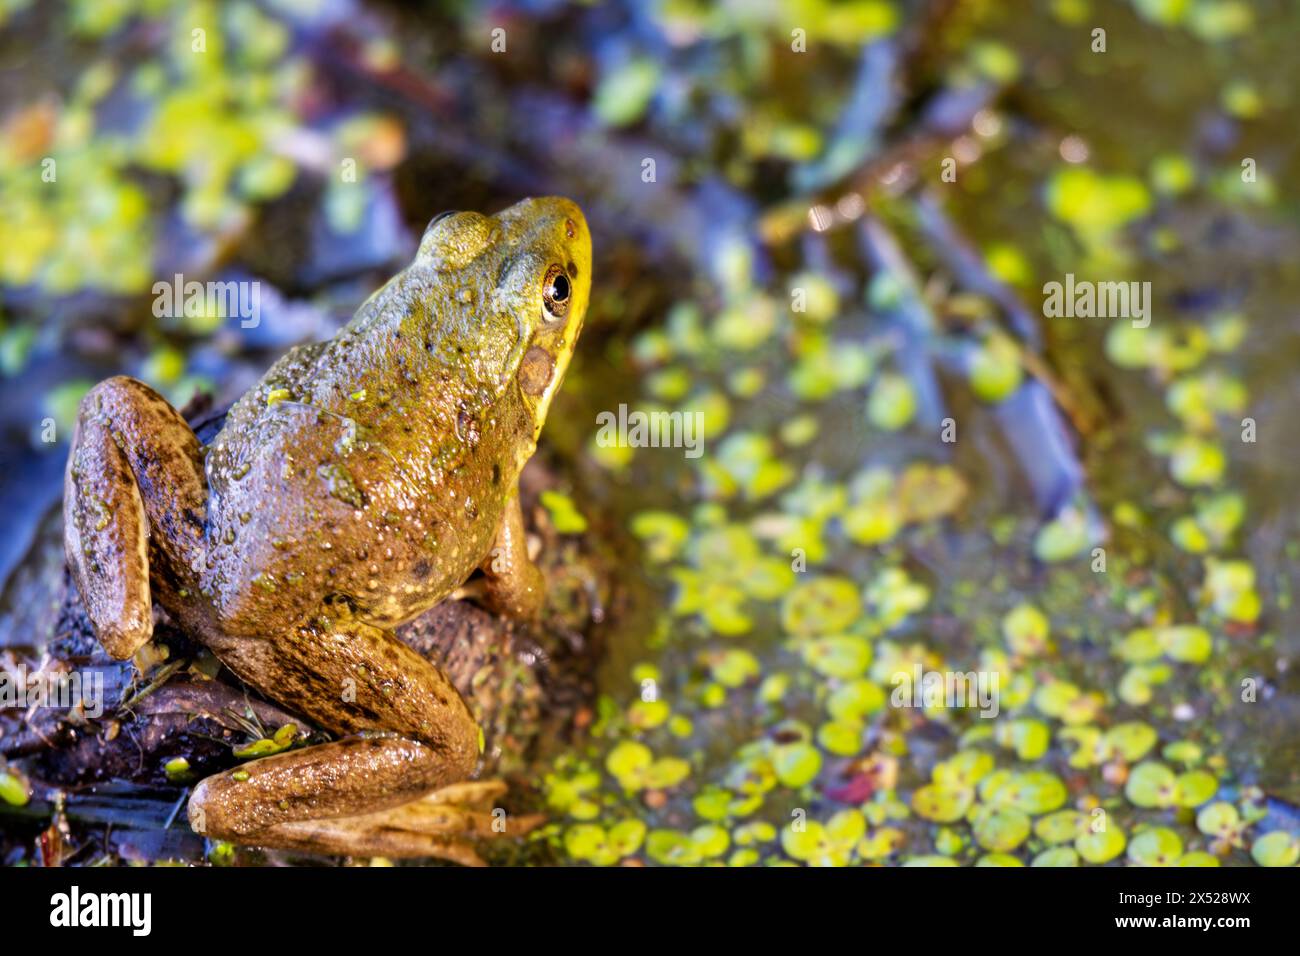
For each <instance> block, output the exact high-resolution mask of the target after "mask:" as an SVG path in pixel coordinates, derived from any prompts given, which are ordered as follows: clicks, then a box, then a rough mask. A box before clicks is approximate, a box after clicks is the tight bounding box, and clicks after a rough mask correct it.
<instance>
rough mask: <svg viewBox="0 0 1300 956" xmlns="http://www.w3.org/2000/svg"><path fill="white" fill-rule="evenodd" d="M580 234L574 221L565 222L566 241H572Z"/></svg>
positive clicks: (567, 220)
mask: <svg viewBox="0 0 1300 956" xmlns="http://www.w3.org/2000/svg"><path fill="white" fill-rule="evenodd" d="M577 234H578V225H577V223H575V222H574V221H573V220H572V219H566V220H564V236H565V238H566V239H572V238H573V237H574V236H576V235H577Z"/></svg>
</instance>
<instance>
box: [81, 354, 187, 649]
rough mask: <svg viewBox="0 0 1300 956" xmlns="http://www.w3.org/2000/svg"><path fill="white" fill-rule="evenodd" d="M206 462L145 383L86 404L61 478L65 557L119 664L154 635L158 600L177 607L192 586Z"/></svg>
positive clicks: (114, 389) (112, 387) (123, 383)
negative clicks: (155, 563) (156, 563)
mask: <svg viewBox="0 0 1300 956" xmlns="http://www.w3.org/2000/svg"><path fill="white" fill-rule="evenodd" d="M202 462H203V458H202V452H201V449H200V446H199V440H198V439H197V438H196V437H195V435H194V432H193V431H191V430H190V427H189V425H187V424H186V423H185V420H184V419H183V418H181V416H180V413H179V412H177V411H176V410H175V409H174V408H172V407H171V406H170V405H169V404H167V400H166V399H164V398H163V397H162V396H161V395H159V394H158V393H157V392H155V391H154V390H153V389H151V388H150V387H149V386H148V385H145V384H144V383H143V382H138V381H136V380H135V379H133V378H127V377H126V376H122V375H119V376H117V377H115V378H110V379H107V380H105V381H103V382H100V383H99V384H98V385H96V386H95V387H94V388H92V389H91V390H90V392H89V393H87V395H86V397H85V398H84V399H83V400H82V402H81V408H80V410H79V411H78V415H77V427H76V431H75V432H74V434H73V436H72V450H71V452H70V454H69V456H68V468H67V472H66V475H65V477H64V505H63V507H64V550H65V551H66V553H67V558H68V565H69V567H70V568H71V570H72V576H73V579H74V580H75V581H76V584H77V590H78V592H79V593H80V594H81V598H82V601H83V602H84V603H85V605H86V613H87V614H88V616H89V617H90V622H91V624H92V625H93V627H94V629H95V635H96V637H97V638H98V639H99V642H100V643H101V644H102V645H103V646H104V649H105V650H106V651H108V653H109V654H111V655H112V656H114V657H116V658H118V659H119V660H124V659H126V658H128V657H130V656H131V655H132V654H133V653H135V651H136V650H138V649H139V648H140V647H141V646H142V645H143V644H145V643H146V642H147V641H148V640H149V638H150V637H151V636H152V634H153V604H152V599H153V597H154V596H155V595H154V594H153V593H152V591H153V590H156V591H157V592H158V593H157V595H156V596H157V597H158V599H159V601H160V602H161V603H162V604H163V605H164V606H165V607H166V606H169V605H170V606H171V607H175V605H176V601H177V600H178V599H179V598H178V595H181V594H182V592H183V591H184V590H185V588H187V587H190V586H193V582H192V581H191V580H190V578H191V577H192V571H191V569H192V568H193V566H194V563H195V562H196V560H198V555H199V554H200V552H201V549H202V537H203V515H204V509H205V503H206V500H207V490H206V483H205V480H204V477H203V463H202ZM152 559H161V561H160V563H159V566H158V567H151V560H152ZM171 607H169V609H171Z"/></svg>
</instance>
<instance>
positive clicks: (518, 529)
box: [466, 491, 546, 618]
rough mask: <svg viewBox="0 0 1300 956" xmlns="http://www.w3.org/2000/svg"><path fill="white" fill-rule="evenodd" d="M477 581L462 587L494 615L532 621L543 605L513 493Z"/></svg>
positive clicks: (536, 570) (542, 590)
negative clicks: (481, 576)
mask: <svg viewBox="0 0 1300 956" xmlns="http://www.w3.org/2000/svg"><path fill="white" fill-rule="evenodd" d="M481 568H482V571H483V578H482V580H481V581H477V582H470V584H469V585H466V589H469V590H468V591H467V593H468V594H469V595H470V596H473V597H474V598H475V599H476V600H478V601H479V602H480V603H482V604H483V605H484V606H486V607H487V609H488V610H490V611H492V612H493V613H496V614H503V615H506V616H508V617H514V618H533V617H536V616H537V614H538V612H539V611H541V609H542V604H543V603H544V602H545V601H546V579H545V578H544V577H543V576H542V572H541V570H540V569H539V568H538V567H537V565H536V564H534V563H533V561H532V559H531V558H530V557H529V555H528V534H527V532H525V531H524V516H523V511H522V510H521V509H520V506H519V494H518V492H517V491H516V493H515V494H514V495H512V496H511V498H510V501H509V502H508V503H507V504H506V510H505V514H504V515H502V517H501V527H500V528H499V529H498V530H497V536H496V540H495V541H493V543H492V550H491V551H490V552H488V556H487V558H486V559H485V560H484V562H483V564H482V566H481Z"/></svg>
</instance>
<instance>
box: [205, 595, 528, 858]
mask: <svg viewBox="0 0 1300 956" xmlns="http://www.w3.org/2000/svg"><path fill="white" fill-rule="evenodd" d="M213 649H214V650H215V651H216V652H217V655H218V656H219V657H221V658H222V660H223V661H225V662H226V663H227V664H228V665H229V666H231V667H232V669H233V670H235V672H236V673H237V674H241V675H242V676H244V678H245V679H246V680H248V681H249V683H251V684H253V685H254V686H255V687H258V688H259V689H260V690H262V691H263V692H264V693H267V694H269V695H272V696H274V697H275V698H276V700H277V701H279V702H280V703H281V704H283V705H284V706H286V707H288V708H289V709H291V710H296V711H299V712H301V713H303V714H304V715H305V716H307V717H310V718H312V719H313V720H315V721H316V722H317V723H318V724H319V725H320V726H322V727H324V728H326V729H327V730H330V731H333V732H335V733H338V734H344V735H346V736H344V737H343V739H341V740H335V741H332V742H330V743H324V744H319V745H316V746H312V747H306V748H303V749H301V750H290V751H287V752H285V753H281V754H275V755H273V756H269V757H263V758H261V759H260V760H254V761H251V762H249V763H245V764H242V765H240V766H238V767H236V768H234V769H232V770H230V771H226V772H223V773H219V774H215V775H213V776H211V777H208V778H207V779H205V780H203V781H201V782H200V783H199V785H198V787H197V788H196V789H195V791H194V794H193V795H192V796H191V798H190V803H189V818H190V823H191V825H192V826H193V828H194V829H195V831H197V832H199V833H202V834H204V835H206V836H208V837H211V838H214V839H224V840H229V841H231V842H235V843H243V844H253V845H258V846H267V847H277V848H286V849H298V850H305V851H308V852H313V853H327V854H340V853H342V854H349V855H357V856H400V857H428V856H441V857H446V858H449V859H457V860H459V861H461V862H473V859H472V857H473V852H472V848H471V847H470V846H469V843H468V842H467V838H472V837H474V836H476V835H491V836H496V835H500V833H501V830H500V828H499V827H496V826H493V823H495V822H496V821H498V820H501V819H503V818H502V816H501V814H500V813H499V812H496V810H495V808H490V807H486V806H484V801H485V800H488V801H490V800H492V799H494V798H495V797H496V796H499V795H500V793H501V792H502V789H503V788H502V787H501V785H499V784H493V783H478V782H465V781H466V778H468V777H469V775H470V774H471V773H472V772H473V771H474V769H475V767H476V766H477V764H478V760H479V754H480V742H479V731H478V725H477V724H476V723H475V721H474V718H473V716H472V715H471V714H470V711H469V708H468V707H467V706H466V704H465V702H464V700H463V699H462V698H461V696H460V694H459V693H458V692H457V690H456V687H455V685H454V684H452V682H451V680H450V679H449V678H448V677H447V675H446V674H445V673H443V671H442V670H441V669H439V668H438V667H436V666H434V665H433V664H431V663H430V662H429V661H427V660H425V658H423V657H421V656H420V655H419V654H417V653H416V652H415V651H414V650H412V649H411V648H410V647H408V646H407V645H405V644H403V643H402V642H401V641H400V640H399V639H398V638H397V637H396V636H395V635H393V634H392V633H391V632H389V631H386V630H384V629H382V628H379V627H376V626H374V625H371V624H369V623H366V622H364V621H361V620H357V619H356V618H355V617H352V616H351V615H350V613H349V612H348V611H347V610H346V608H344V607H340V606H333V607H328V608H323V609H322V613H321V614H320V615H318V616H317V618H316V619H315V620H313V621H312V622H310V623H306V624H304V625H302V626H301V627H299V628H298V629H297V630H296V631H294V632H293V633H291V634H288V635H286V636H284V637H283V638H280V639H277V640H274V641H264V640H255V639H249V640H242V641H233V640H231V641H227V642H223V641H220V640H219V641H217V642H215V643H214V644H213ZM518 831H519V821H515V823H514V824H513V825H510V821H508V820H507V826H506V828H505V831H504V832H505V835H512V834H513V833H515V832H518Z"/></svg>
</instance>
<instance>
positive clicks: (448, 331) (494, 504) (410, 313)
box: [64, 198, 591, 860]
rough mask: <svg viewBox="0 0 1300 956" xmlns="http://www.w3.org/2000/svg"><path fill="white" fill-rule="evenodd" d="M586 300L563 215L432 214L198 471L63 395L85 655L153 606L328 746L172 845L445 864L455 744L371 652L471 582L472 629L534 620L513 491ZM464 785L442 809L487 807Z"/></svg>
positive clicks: (439, 719)
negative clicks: (409, 256)
mask: <svg viewBox="0 0 1300 956" xmlns="http://www.w3.org/2000/svg"><path fill="white" fill-rule="evenodd" d="M590 284H591V238H590V235H589V233H588V231H587V225H586V222H585V220H584V218H583V216H582V213H581V211H580V210H579V209H578V207H577V206H576V205H574V204H573V203H571V202H569V201H568V200H565V199H559V198H545V199H531V200H524V201H523V202H520V203H518V204H516V205H515V206H512V207H510V208H509V209H507V210H505V211H504V212H502V213H500V214H499V215H497V216H492V217H488V216H482V215H479V214H477V213H454V214H449V215H444V216H440V217H438V218H437V219H435V220H434V221H433V222H432V223H430V225H429V228H428V229H427V230H426V232H425V235H424V237H423V239H422V240H421V243H420V249H419V252H418V253H417V255H416V257H415V259H414V261H413V262H412V263H411V264H410V266H408V267H407V268H406V269H405V270H404V271H403V272H401V273H399V274H398V275H397V276H396V277H394V278H393V279H392V280H391V281H389V282H388V284H387V285H385V286H384V287H383V288H382V289H380V290H379V291H378V292H376V293H375V294H374V295H373V296H371V298H370V299H369V300H368V301H367V302H366V303H365V304H364V305H363V306H362V307H361V308H360V309H359V310H358V311H357V314H356V316H355V317H354V318H353V319H352V321H351V322H350V323H349V324H348V325H347V326H346V327H345V328H344V329H343V330H342V331H341V332H340V333H339V334H338V335H337V336H336V337H335V338H334V339H332V340H330V341H328V342H322V343H317V344H312V345H306V346H300V347H298V348H295V349H293V350H292V351H290V352H289V353H288V354H287V355H285V356H284V358H282V359H281V360H280V361H279V362H277V363H276V364H275V366H273V367H272V368H271V370H270V371H269V372H268V373H267V374H266V377H265V378H263V380H262V381H261V382H260V383H259V384H258V385H257V386H256V387H255V388H253V389H252V390H250V391H249V392H248V393H247V394H246V395H245V396H244V397H243V398H241V399H240V400H239V401H238V402H237V403H236V404H235V405H234V407H233V408H232V409H231V411H230V414H229V416H228V418H227V420H226V423H225V426H224V427H223V429H222V431H221V432H220V433H219V434H218V435H217V436H216V438H215V439H214V440H213V442H212V445H211V447H210V449H209V450H208V452H207V454H206V457H205V455H204V450H203V449H202V447H201V446H200V444H199V442H198V440H197V438H195V436H194V434H193V432H192V431H191V430H190V429H189V427H188V426H187V425H186V423H185V422H184V420H183V419H182V418H181V417H180V415H179V414H178V413H177V412H176V411H175V410H174V409H173V408H172V407H171V406H170V405H168V404H167V402H166V401H165V400H164V399H163V398H162V397H161V396H159V395H158V394H157V393H155V392H154V391H153V390H152V389H150V388H149V387H148V386H147V385H144V384H143V383H141V382H138V381H135V380H134V379H130V378H126V377H118V378H112V379H109V380H107V381H105V382H101V383H100V384H99V385H98V386H96V387H95V388H94V389H92V390H91V392H90V393H89V394H88V395H87V396H86V399H85V400H84V401H83V403H82V406H81V411H80V416H79V421H78V426H77V431H76V434H75V435H74V437H73V444H72V453H71V456H70V458H69V462H68V471H67V477H66V481H65V504H64V509H65V518H66V520H65V527H66V532H65V534H66V550H67V555H68V561H69V564H70V566H71V568H72V571H73V576H74V578H75V579H76V582H77V586H78V588H79V590H80V592H81V594H82V597H83V599H84V602H85V605H86V609H87V612H88V614H89V616H90V619H91V622H92V624H93V626H94V628H95V632H96V635H97V636H98V638H99V640H100V641H101V642H102V643H103V645H104V647H105V648H106V649H107V650H108V651H109V653H111V654H112V655H114V656H115V657H118V658H121V659H124V658H127V657H129V656H131V655H132V654H133V653H134V652H135V651H136V650H138V649H139V648H140V647H141V645H143V644H144V643H146V642H147V641H148V640H149V639H150V637H151V635H152V631H153V623H152V601H153V600H157V601H158V603H160V604H161V605H162V606H163V607H164V608H166V610H167V611H168V612H169V613H170V614H171V615H172V616H173V617H175V618H176V619H177V620H178V621H180V623H181V624H182V626H184V627H185V628H186V629H187V630H189V631H190V632H191V633H193V634H194V635H195V636H197V637H198V638H199V639H200V640H202V641H204V642H205V643H206V644H207V645H208V646H209V647H211V648H212V650H213V651H214V653H216V654H217V656H218V657H219V658H220V659H221V660H222V662H223V663H225V664H226V665H227V666H228V667H229V668H230V669H231V670H232V671H234V672H235V673H236V674H237V675H238V676H239V677H241V678H242V679H243V680H245V681H247V682H248V683H249V684H251V685H252V686H254V687H256V688H257V689H258V690H259V691H261V692H262V693H263V694H265V695H266V696H267V697H269V698H271V699H273V700H275V701H277V702H279V703H281V704H282V705H284V706H285V707H287V708H289V709H290V710H293V711H296V712H299V713H302V714H303V715H305V716H307V717H309V718H311V719H312V720H313V721H314V722H315V723H317V724H318V725H320V726H322V727H324V728H326V729H328V730H330V731H333V732H335V733H337V734H340V735H348V736H346V737H345V739H342V740H338V741H335V742H332V743H328V744H323V745H319V746H315V747H309V748H306V749H303V750H295V751H289V752H287V753H284V754H279V755H276V756H273V757H267V758H263V759H261V760H257V761H253V762H251V763H247V764H244V765H242V766H241V767H240V768H238V776H236V774H235V773H223V774H218V775H216V776H213V777H209V778H208V779H206V780H204V781H202V782H201V783H200V784H199V786H198V787H197V788H196V790H195V792H194V794H193V796H192V797H191V799H190V810H189V812H190V820H191V824H192V825H193V826H194V828H195V829H196V830H198V831H200V832H202V833H205V834H206V835H208V836H211V837H214V838H223V839H230V840H234V841H238V842H243V843H255V844H260V845H267V846H285V847H293V848H297V849H306V848H311V849H316V850H318V851H322V852H346V853H357V854H367V853H370V854H372V855H373V854H384V855H395V856H425V855H443V856H447V857H449V858H453V859H461V860H465V859H469V856H467V854H466V852H465V850H464V848H463V847H462V846H461V845H459V844H455V843H454V842H453V841H452V839H451V838H450V837H449V836H448V835H447V834H448V833H449V832H450V830H451V829H453V828H452V827H451V826H450V825H449V824H448V821H449V820H458V821H460V822H462V823H465V824H466V828H467V829H468V830H470V831H472V832H481V831H482V826H480V825H474V826H470V825H469V824H470V823H472V822H475V821H477V823H479V824H481V822H482V820H481V818H480V817H476V816H474V813H480V812H481V811H478V810H468V809H464V808H458V807H454V806H452V805H450V804H449V803H448V801H447V800H446V799H439V797H438V795H437V794H434V795H433V796H432V797H430V796H428V795H429V794H430V793H431V792H433V791H437V790H438V788H443V787H448V786H449V785H452V784H456V783H458V782H459V781H462V780H465V779H466V778H468V777H469V776H470V775H471V774H472V773H473V772H474V769H475V766H476V764H477V762H478V756H479V735H478V728H477V726H476V725H475V723H474V720H473V718H472V717H471V715H470V713H469V710H468V708H467V707H466V706H465V704H464V702H463V701H462V700H461V698H460V696H459V695H458V694H457V692H456V690H455V688H454V687H453V686H452V685H451V683H450V681H448V679H447V678H446V676H445V675H444V674H443V673H442V671H441V670H439V669H438V668H437V667H435V666H434V665H432V664H430V663H428V662H427V661H425V660H424V659H423V658H422V657H420V656H419V655H418V654H416V653H415V652H414V651H412V650H410V649H409V648H408V647H406V646H405V645H404V644H402V643H401V642H400V641H399V640H397V638H396V637H394V636H393V633H392V629H393V628H395V627H396V626H398V625H399V624H402V623H404V622H406V621H409V620H411V619H412V618H414V617H416V616H417V615H419V614H420V613H422V612H423V611H426V610H428V609H429V608H430V607H432V606H433V605H435V604H437V603H438V602H439V601H441V600H443V599H444V598H445V597H447V596H448V595H449V594H451V593H452V592H453V591H454V590H455V589H456V588H457V587H458V586H460V585H461V584H463V583H464V582H465V580H466V578H468V577H469V576H470V574H472V573H473V572H474V571H475V570H476V569H481V570H482V571H483V579H482V585H481V589H482V597H483V600H484V602H485V603H486V604H487V605H488V606H489V607H490V608H492V609H493V610H496V611H498V612H499V613H504V614H510V615H514V616H520V617H527V616H531V615H534V614H536V612H537V611H538V609H539V608H540V606H541V602H542V600H543V597H544V591H543V587H544V582H543V581H542V576H541V573H540V572H539V571H538V569H537V568H536V566H535V565H534V564H533V563H532V562H531V561H530V560H529V557H528V554H527V549H526V545H525V534H524V527H523V519H522V515H521V513H520V508H519V500H518V477H519V473H520V470H521V469H522V468H523V466H524V463H525V462H527V460H528V459H529V457H530V456H531V455H532V453H533V451H534V449H535V448H536V442H537V437H538V435H539V433H540V432H541V428H542V425H543V423H544V422H545V419H546V414H547V411H548V410H549V407H550V402H551V399H552V397H553V396H554V394H555V391H556V390H557V389H558V387H559V385H560V382H561V381H562V379H563V376H564V372H565V370H566V369H567V367H568V363H569V358H570V356H571V355H572V352H573V347H574V344H575V343H576V341H577V337H578V334H579V332H580V330H581V328H582V321H583V317H584V315H585V313H586V308H587V300H588V293H589V290H590ZM475 786H478V787H480V789H473V788H471V789H470V790H465V789H463V788H462V789H461V790H459V791H456V792H459V793H462V794H468V795H469V796H468V797H467V799H474V800H480V801H481V800H482V799H484V798H485V795H488V796H490V795H491V794H492V793H494V792H495V791H493V790H491V789H487V790H484V789H481V788H482V787H484V786H487V785H475ZM430 801H433V803H435V804H436V805H437V806H438V807H439V809H438V812H437V813H434V814H431V813H428V812H425V811H424V810H423V809H421V808H424V807H426V806H427V805H430ZM403 805H408V806H403ZM439 848H441V849H442V851H443V852H441V853H435V852H434V851H435V850H437V849H439Z"/></svg>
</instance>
